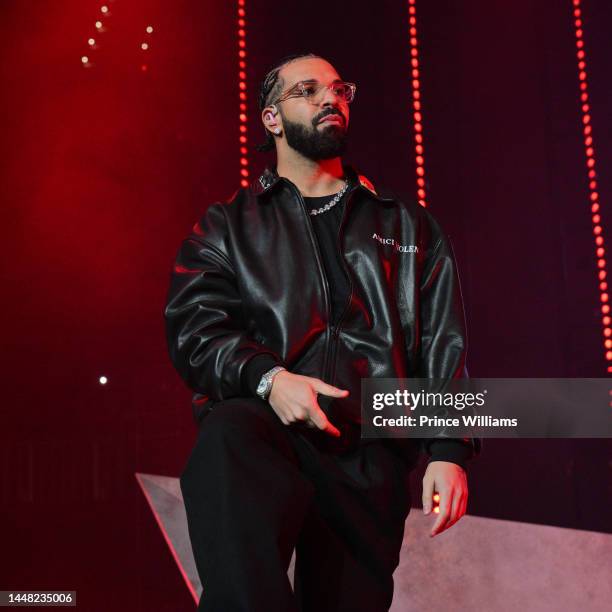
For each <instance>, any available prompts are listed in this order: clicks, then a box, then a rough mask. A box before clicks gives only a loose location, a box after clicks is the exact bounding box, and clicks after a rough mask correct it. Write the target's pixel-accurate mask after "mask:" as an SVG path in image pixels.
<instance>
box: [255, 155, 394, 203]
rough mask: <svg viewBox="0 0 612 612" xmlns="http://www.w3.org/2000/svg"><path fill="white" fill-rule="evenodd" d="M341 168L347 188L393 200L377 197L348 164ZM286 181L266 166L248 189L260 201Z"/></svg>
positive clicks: (362, 177) (372, 187) (374, 191)
mask: <svg viewBox="0 0 612 612" xmlns="http://www.w3.org/2000/svg"><path fill="white" fill-rule="evenodd" d="M342 167H343V169H344V175H345V176H346V177H347V178H348V181H349V187H354V188H355V189H361V190H363V191H365V192H366V193H368V194H369V195H370V196H373V197H374V199H376V200H379V201H381V202H392V201H393V200H394V199H395V198H394V197H393V196H385V195H379V194H378V193H377V192H376V190H375V189H374V185H373V184H372V182H371V181H370V180H369V179H368V178H367V177H366V176H364V175H363V174H360V173H359V172H358V171H357V170H356V169H355V168H354V167H353V166H351V165H350V164H342ZM287 180H288V179H286V178H285V177H282V176H279V175H278V173H277V171H276V166H266V168H265V170H264V171H263V172H262V174H261V176H260V177H259V178H257V179H255V180H254V181H252V182H251V184H250V189H251V191H252V193H253V194H255V195H256V196H257V197H258V199H260V198H259V196H262V195H263V194H265V193H271V192H272V191H274V189H275V188H276V187H277V185H278V184H279V183H282V182H284V181H287Z"/></svg>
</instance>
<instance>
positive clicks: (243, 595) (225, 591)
mask: <svg viewBox="0 0 612 612" xmlns="http://www.w3.org/2000/svg"><path fill="white" fill-rule="evenodd" d="M350 432H353V433H354V430H353V429H351V428H345V429H344V432H343V436H342V440H339V441H336V439H334V438H332V437H331V436H329V435H328V434H326V433H323V432H321V431H320V430H318V429H316V430H315V429H307V428H306V427H305V426H304V425H303V424H302V423H300V424H292V425H289V426H287V425H283V423H282V422H281V420H280V419H279V418H278V416H277V415H276V413H275V412H274V411H273V409H272V407H271V406H270V405H269V404H268V403H267V402H264V401H262V400H260V399H258V398H235V399H231V400H225V401H222V402H218V403H217V404H215V406H214V408H213V409H212V411H211V412H210V414H208V415H207V416H205V417H204V419H203V421H202V423H201V426H200V431H199V434H198V438H197V442H196V444H195V446H194V448H193V451H192V453H191V455H190V457H189V460H188V462H187V465H186V467H185V469H184V471H183V473H182V475H181V479H180V482H181V490H182V493H183V498H184V501H185V508H186V511H187V520H188V526H189V535H190V539H191V544H192V548H193V553H194V558H195V562H196V566H197V569H198V573H199V576H200V579H201V581H202V587H203V594H202V597H201V599H200V604H199V607H198V610H204V611H206V612H239V611H240V612H289V611H291V612H295V611H300V612H314V611H316V612H332V611H333V612H361V611H363V612H366V611H367V612H383V611H386V610H388V609H389V607H390V605H391V601H392V598H393V577H392V574H393V571H394V570H395V568H396V567H397V565H398V563H399V552H400V548H401V545H402V539H403V534H404V522H405V520H406V517H407V515H408V512H409V510H410V493H409V488H408V477H409V472H410V470H411V469H412V468H413V467H414V463H413V462H412V461H406V458H405V457H404V456H402V455H400V454H398V453H397V452H396V451H395V450H394V449H393V448H392V447H391V446H390V445H389V444H388V443H385V442H384V441H380V440H360V439H359V437H358V434H357V437H355V435H353V436H352V438H351V435H350ZM294 547H295V551H296V566H295V584H294V586H295V595H294V593H293V591H292V589H291V584H290V582H289V578H288V576H287V570H288V567H289V563H290V561H291V555H292V552H293V549H294Z"/></svg>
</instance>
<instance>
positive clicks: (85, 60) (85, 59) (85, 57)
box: [81, 55, 89, 64]
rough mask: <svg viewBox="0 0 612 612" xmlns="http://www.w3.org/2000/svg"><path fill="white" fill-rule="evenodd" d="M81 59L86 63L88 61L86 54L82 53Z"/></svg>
mask: <svg viewBox="0 0 612 612" xmlns="http://www.w3.org/2000/svg"><path fill="white" fill-rule="evenodd" d="M81 61H82V62H83V63H84V64H86V63H87V62H88V61H89V58H88V57H87V56H86V55H83V57H81Z"/></svg>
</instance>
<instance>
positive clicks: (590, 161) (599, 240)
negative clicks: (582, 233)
mask: <svg viewBox="0 0 612 612" xmlns="http://www.w3.org/2000/svg"><path fill="white" fill-rule="evenodd" d="M572 2H573V5H574V28H575V34H576V48H577V53H576V56H577V58H578V80H579V82H580V102H581V111H582V125H583V128H582V129H583V135H584V149H585V154H586V167H587V176H588V179H589V181H588V182H589V204H590V207H591V221H592V223H593V235H594V236H595V255H596V256H597V277H598V280H599V300H600V302H601V313H602V320H601V322H602V327H603V330H602V333H603V343H604V349H605V359H606V365H607V371H608V372H609V373H610V372H612V329H611V328H610V304H609V296H608V282H607V280H606V279H607V271H606V260H605V254H606V251H605V249H604V239H603V235H602V233H603V228H602V226H601V217H600V215H599V194H598V193H597V172H596V171H595V151H594V148H593V127H592V125H591V112H590V105H589V93H588V89H589V88H588V83H587V73H586V55H585V51H584V39H583V22H582V11H581V8H580V2H581V0H572Z"/></svg>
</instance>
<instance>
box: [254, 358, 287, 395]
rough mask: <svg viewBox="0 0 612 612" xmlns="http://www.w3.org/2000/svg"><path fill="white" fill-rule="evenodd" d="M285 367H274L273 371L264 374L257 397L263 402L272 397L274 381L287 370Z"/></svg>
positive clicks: (258, 387)
mask: <svg viewBox="0 0 612 612" xmlns="http://www.w3.org/2000/svg"><path fill="white" fill-rule="evenodd" d="M286 369H287V368H284V367H283V366H274V367H273V368H272V369H271V370H268V371H267V372H265V373H264V374H263V376H262V377H261V380H260V381H259V385H258V386H257V395H259V397H260V398H261V399H263V400H267V399H268V396H269V395H270V391H272V381H273V379H274V377H275V376H276V374H278V373H279V372H282V371H283V370H286Z"/></svg>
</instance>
